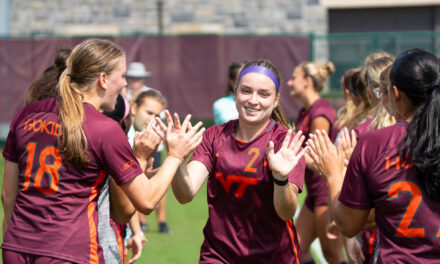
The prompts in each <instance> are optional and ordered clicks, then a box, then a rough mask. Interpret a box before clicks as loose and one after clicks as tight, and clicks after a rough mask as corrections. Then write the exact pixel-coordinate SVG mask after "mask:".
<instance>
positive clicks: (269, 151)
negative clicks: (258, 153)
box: [267, 132, 289, 157]
mask: <svg viewBox="0 0 440 264" xmlns="http://www.w3.org/2000/svg"><path fill="white" fill-rule="evenodd" d="M287 133H289V132H287ZM286 137H287V136H286ZM283 145H284V143H283ZM267 154H268V156H269V157H273V156H274V155H275V145H274V144H273V141H269V146H268V147H267Z"/></svg>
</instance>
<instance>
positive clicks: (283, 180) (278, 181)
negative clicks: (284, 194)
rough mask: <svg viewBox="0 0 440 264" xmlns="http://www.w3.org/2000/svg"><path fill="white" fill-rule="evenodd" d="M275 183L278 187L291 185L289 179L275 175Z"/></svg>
mask: <svg viewBox="0 0 440 264" xmlns="http://www.w3.org/2000/svg"><path fill="white" fill-rule="evenodd" d="M273 183H274V184H276V185H278V186H286V185H287V184H288V183H289V179H288V178H287V177H280V176H279V175H277V176H276V175H273Z"/></svg>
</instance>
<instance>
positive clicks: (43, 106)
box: [12, 98, 58, 124]
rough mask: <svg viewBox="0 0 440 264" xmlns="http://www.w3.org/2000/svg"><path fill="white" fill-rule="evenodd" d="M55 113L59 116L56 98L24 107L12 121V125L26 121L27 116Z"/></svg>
mask: <svg viewBox="0 0 440 264" xmlns="http://www.w3.org/2000/svg"><path fill="white" fill-rule="evenodd" d="M43 112H44V113H54V114H58V110H57V99H56V98H50V99H46V100H42V101H37V102H33V103H31V104H28V105H26V106H25V107H23V108H22V109H21V110H20V111H19V112H18V114H17V115H16V116H15V118H14V120H13V121H12V124H17V123H19V122H20V121H22V120H23V119H25V118H26V117H27V116H29V115H31V114H34V113H43Z"/></svg>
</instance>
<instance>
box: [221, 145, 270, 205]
mask: <svg viewBox="0 0 440 264" xmlns="http://www.w3.org/2000/svg"><path fill="white" fill-rule="evenodd" d="M247 155H248V156H249V157H250V158H251V159H250V160H249V162H248V163H247V164H246V166H245V168H244V169H243V171H244V172H248V173H253V174H254V173H257V171H258V169H257V167H256V166H255V162H256V161H257V159H258V157H259V156H260V149H258V148H250V149H249V151H248V152H247ZM216 156H217V157H218V154H216ZM263 166H267V165H266V164H264V165H263ZM215 177H216V178H217V180H218V181H219V182H220V183H221V184H222V186H223V188H224V189H225V191H226V193H229V191H230V189H231V186H232V184H233V183H238V189H237V191H236V192H235V194H234V196H235V197H237V198H241V197H242V196H243V194H244V192H245V191H246V187H247V186H248V185H256V184H257V183H258V178H252V177H248V176H238V175H233V174H227V175H226V177H224V176H223V174H222V173H221V172H216V173H215Z"/></svg>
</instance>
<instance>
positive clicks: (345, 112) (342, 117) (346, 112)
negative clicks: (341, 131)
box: [335, 68, 360, 128]
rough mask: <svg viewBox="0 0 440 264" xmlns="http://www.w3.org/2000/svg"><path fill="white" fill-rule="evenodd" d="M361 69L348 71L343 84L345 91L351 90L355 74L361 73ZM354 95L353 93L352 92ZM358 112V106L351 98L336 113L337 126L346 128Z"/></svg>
mask: <svg viewBox="0 0 440 264" xmlns="http://www.w3.org/2000/svg"><path fill="white" fill-rule="evenodd" d="M359 70H360V69H359V68H353V69H349V70H347V71H346V72H345V73H344V75H343V81H342V82H341V85H342V88H343V89H344V91H345V90H350V85H352V84H351V82H352V78H353V76H354V75H355V73H356V72H357V73H359ZM350 93H352V91H350ZM355 110H356V105H355V104H354V102H353V99H352V98H351V97H350V96H349V97H348V98H347V99H346V101H345V104H344V105H343V106H342V107H341V108H339V110H338V112H337V113H336V121H335V124H336V126H337V127H340V128H342V127H345V126H347V124H348V123H349V122H350V120H351V118H352V117H353V114H354V111H355Z"/></svg>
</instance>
